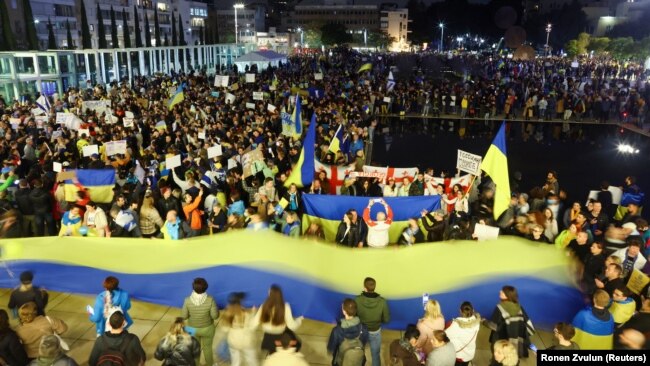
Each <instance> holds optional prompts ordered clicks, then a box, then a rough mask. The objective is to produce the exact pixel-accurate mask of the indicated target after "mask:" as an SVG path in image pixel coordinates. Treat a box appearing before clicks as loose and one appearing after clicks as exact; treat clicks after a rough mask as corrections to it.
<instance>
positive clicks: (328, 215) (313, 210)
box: [302, 194, 440, 243]
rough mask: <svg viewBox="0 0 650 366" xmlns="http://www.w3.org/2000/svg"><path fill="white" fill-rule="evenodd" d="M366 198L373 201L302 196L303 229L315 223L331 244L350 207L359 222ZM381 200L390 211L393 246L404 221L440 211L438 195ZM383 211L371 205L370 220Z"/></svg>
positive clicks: (358, 198)
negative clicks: (425, 211)
mask: <svg viewBox="0 0 650 366" xmlns="http://www.w3.org/2000/svg"><path fill="white" fill-rule="evenodd" d="M370 199H373V198H371V197H351V196H330V195H319V194H303V195H302V201H303V205H304V208H305V214H304V215H303V223H302V224H303V229H306V228H307V227H309V225H310V224H311V223H312V222H316V223H318V224H320V225H321V226H322V228H323V232H324V234H325V239H327V240H328V241H331V242H334V241H335V239H336V230H337V229H338V226H339V223H340V222H341V220H343V215H345V213H346V212H347V211H348V210H349V209H351V208H353V209H355V210H356V211H357V212H358V213H359V218H360V219H361V216H362V215H363V210H364V209H365V208H366V207H367V206H368V201H369V200H370ZM384 200H385V201H386V203H388V206H390V208H391V210H392V211H393V223H392V224H391V226H390V229H389V232H388V233H389V236H390V242H391V243H397V241H398V239H399V236H400V235H401V234H402V230H404V228H405V227H406V226H407V225H408V219H410V218H419V217H420V216H421V212H422V210H427V211H429V212H431V211H434V210H437V209H439V208H440V196H418V197H385V198H384ZM383 209H384V208H383V207H382V206H381V205H373V206H372V210H371V211H370V217H371V218H373V219H374V218H375V217H377V212H379V211H380V210H381V211H383Z"/></svg>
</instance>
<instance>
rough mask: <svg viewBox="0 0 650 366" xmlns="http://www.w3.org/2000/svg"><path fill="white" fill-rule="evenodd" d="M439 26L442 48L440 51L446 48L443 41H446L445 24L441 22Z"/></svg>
mask: <svg viewBox="0 0 650 366" xmlns="http://www.w3.org/2000/svg"><path fill="white" fill-rule="evenodd" d="M438 28H440V46H439V47H438V48H439V49H440V50H439V52H441V53H442V52H444V50H445V48H444V45H443V42H444V41H445V25H444V24H442V23H440V24H438Z"/></svg>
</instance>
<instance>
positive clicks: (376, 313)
mask: <svg viewBox="0 0 650 366" xmlns="http://www.w3.org/2000/svg"><path fill="white" fill-rule="evenodd" d="M354 302H356V303H357V316H359V319H360V320H361V322H362V323H363V324H365V325H366V326H367V327H368V331H369V332H376V331H378V330H379V329H381V324H382V323H384V324H385V323H388V322H389V321H390V312H389V310H388V303H387V302H386V299H384V298H383V297H381V296H379V294H378V293H376V292H362V293H361V295H358V296H357V297H356V298H355V299H354Z"/></svg>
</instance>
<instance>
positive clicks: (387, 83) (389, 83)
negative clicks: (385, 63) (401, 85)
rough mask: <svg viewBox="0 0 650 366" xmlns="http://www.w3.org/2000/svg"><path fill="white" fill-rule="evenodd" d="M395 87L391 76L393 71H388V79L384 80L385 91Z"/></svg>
mask: <svg viewBox="0 0 650 366" xmlns="http://www.w3.org/2000/svg"><path fill="white" fill-rule="evenodd" d="M394 87H395V78H394V77H393V72H392V71H390V72H389V73H388V80H387V81H386V91H388V92H390V91H392V90H393V88H394Z"/></svg>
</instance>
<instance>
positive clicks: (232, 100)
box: [226, 93, 235, 104]
mask: <svg viewBox="0 0 650 366" xmlns="http://www.w3.org/2000/svg"><path fill="white" fill-rule="evenodd" d="M234 103H235V95H234V94H230V93H227V94H226V104H234Z"/></svg>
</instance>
